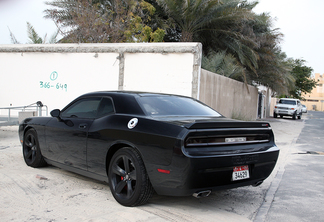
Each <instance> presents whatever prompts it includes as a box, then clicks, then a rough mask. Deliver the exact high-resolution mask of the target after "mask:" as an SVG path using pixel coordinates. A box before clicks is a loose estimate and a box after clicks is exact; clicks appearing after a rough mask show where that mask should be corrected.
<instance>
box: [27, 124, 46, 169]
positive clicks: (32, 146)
mask: <svg viewBox="0 0 324 222" xmlns="http://www.w3.org/2000/svg"><path fill="white" fill-rule="evenodd" d="M23 156H24V160H25V162H26V164H27V165H28V166H31V167H35V168H37V167H43V166H46V161H45V160H44V158H43V156H42V154H41V151H40V148H39V143H38V138H37V134H36V131H35V130H34V129H30V130H28V131H27V132H26V134H25V136H24V142H23Z"/></svg>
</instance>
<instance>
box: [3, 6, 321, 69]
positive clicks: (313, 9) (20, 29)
mask: <svg viewBox="0 0 324 222" xmlns="http://www.w3.org/2000/svg"><path fill="white" fill-rule="evenodd" d="M47 7H48V6H46V5H45V4H44V1H43V0H0V44H11V41H10V33H9V30H8V27H9V28H10V30H11V32H12V33H13V34H14V35H15V37H16V39H17V40H18V41H19V42H20V43H27V42H28V38H27V25H26V22H29V23H31V24H32V25H33V26H34V28H35V30H36V31H37V33H38V34H40V36H41V37H42V38H43V37H44V36H45V34H46V33H47V36H48V38H49V37H50V36H51V35H52V34H53V33H54V32H55V31H56V26H55V24H54V22H53V21H52V20H49V19H44V18H43V16H44V13H43V11H44V10H45V9H46V8H47ZM254 11H255V12H257V13H261V12H269V13H270V15H271V16H272V17H273V18H276V21H275V23H274V28H279V29H280V31H281V32H282V33H283V34H284V38H283V41H282V43H281V47H282V51H284V52H286V54H287V56H288V57H292V58H294V59H300V58H302V59H304V60H306V61H307V64H306V65H307V66H310V67H312V68H313V69H314V72H316V73H321V74H323V73H324V61H323V59H324V58H323V57H324V56H323V54H324V44H323V40H322V39H323V37H324V13H323V12H324V0H308V1H305V0H259V5H258V6H257V7H256V8H255V10H254Z"/></svg>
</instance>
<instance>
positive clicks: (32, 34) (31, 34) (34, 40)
mask: <svg viewBox="0 0 324 222" xmlns="http://www.w3.org/2000/svg"><path fill="white" fill-rule="evenodd" d="M8 29H9V27H8ZM9 32H10V38H11V42H12V43H13V44H20V42H18V40H17V39H16V37H15V35H14V34H13V33H12V32H11V30H10V29H9ZM27 34H28V39H29V42H28V43H29V44H45V43H47V42H46V37H47V34H45V36H44V38H41V37H40V36H39V35H38V33H37V32H36V30H35V28H34V27H33V26H32V25H31V24H30V23H29V22H27ZM57 36H58V31H57V32H55V33H54V34H53V35H52V36H51V38H50V39H49V41H48V43H56V42H57V39H56V38H57Z"/></svg>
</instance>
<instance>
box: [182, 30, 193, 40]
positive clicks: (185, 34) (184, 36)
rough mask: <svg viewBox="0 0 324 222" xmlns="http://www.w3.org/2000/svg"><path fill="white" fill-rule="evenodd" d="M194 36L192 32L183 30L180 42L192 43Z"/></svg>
mask: <svg viewBox="0 0 324 222" xmlns="http://www.w3.org/2000/svg"><path fill="white" fill-rule="evenodd" d="M192 36H193V34H192V33H191V32H189V31H185V30H183V31H182V32H181V38H180V42H192Z"/></svg>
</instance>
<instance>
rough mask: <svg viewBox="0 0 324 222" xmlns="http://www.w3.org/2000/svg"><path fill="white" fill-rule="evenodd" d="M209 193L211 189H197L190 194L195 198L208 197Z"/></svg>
mask: <svg viewBox="0 0 324 222" xmlns="http://www.w3.org/2000/svg"><path fill="white" fill-rule="evenodd" d="M210 193H211V190H204V191H199V192H197V193H194V194H192V196H194V197H196V198H201V197H208V196H209V194H210Z"/></svg>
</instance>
